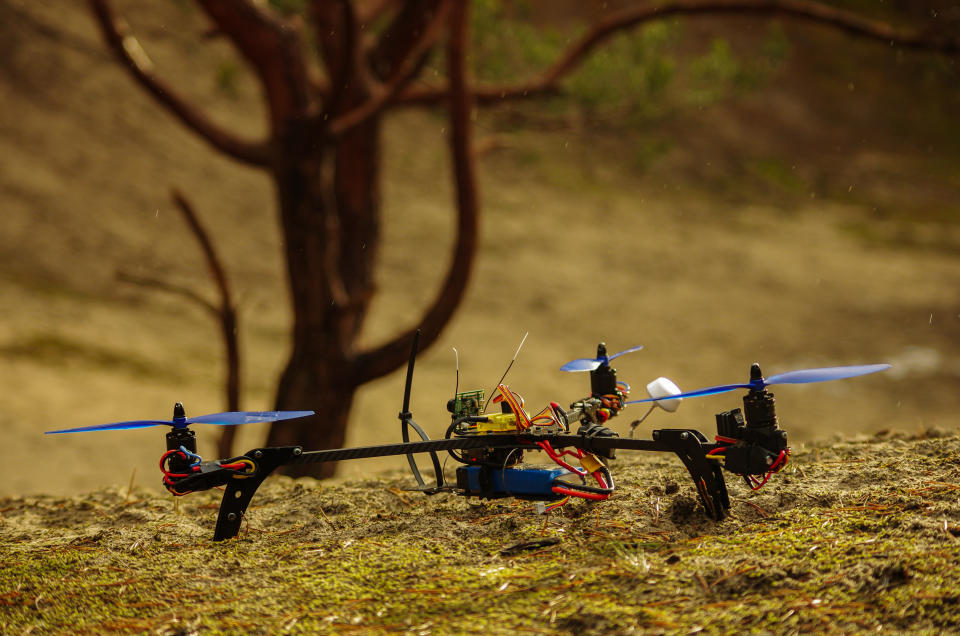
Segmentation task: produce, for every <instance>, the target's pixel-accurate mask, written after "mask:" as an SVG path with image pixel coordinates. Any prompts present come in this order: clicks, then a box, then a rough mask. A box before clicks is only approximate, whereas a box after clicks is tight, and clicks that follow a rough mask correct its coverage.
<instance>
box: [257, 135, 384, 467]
mask: <svg viewBox="0 0 960 636" xmlns="http://www.w3.org/2000/svg"><path fill="white" fill-rule="evenodd" d="M379 127H380V126H379V120H378V119H377V118H371V119H370V120H369V121H368V122H366V123H364V124H363V125H360V126H357V127H356V128H355V129H353V130H351V131H350V132H348V133H347V134H345V135H343V136H342V137H341V138H339V139H338V140H337V142H336V143H335V144H334V143H325V140H327V139H329V137H326V136H325V135H324V134H323V133H320V134H317V133H316V132H315V131H309V130H303V129H301V128H300V127H298V126H291V127H290V134H289V136H288V137H287V138H288V139H289V143H285V144H284V147H285V148H286V151H285V152H284V153H283V158H282V159H280V165H279V166H278V167H277V169H276V174H275V177H276V183H277V196H278V199H279V207H280V210H281V217H282V226H283V229H284V251H285V257H286V263H287V270H288V277H287V278H288V280H289V281H290V297H291V302H292V305H293V307H292V309H293V320H294V325H293V330H292V350H291V354H290V360H289V362H288V363H287V366H286V368H285V369H284V372H283V374H282V376H281V378H280V382H279V385H278V388H277V399H276V408H277V409H279V410H301V409H313V410H315V411H317V413H318V417H316V418H305V419H300V420H291V421H289V422H279V423H276V424H274V425H273V426H272V427H271V430H270V434H269V437H268V439H267V445H269V446H287V445H300V446H303V447H304V448H305V449H307V450H315V449H321V448H339V447H342V446H343V445H344V441H345V438H346V426H347V420H348V414H349V412H350V406H351V404H352V403H353V394H354V391H355V390H356V387H357V383H356V381H355V379H354V377H353V354H354V342H355V340H356V338H357V336H358V335H359V333H360V330H361V328H362V326H363V320H364V318H365V317H366V313H367V308H368V304H369V302H370V299H371V297H372V295H373V271H374V265H375V254H376V250H377V247H378V243H379V218H378V213H379V197H378V193H379V182H378V178H379V172H378V171H379V156H378V153H377V143H378V136H379ZM311 132H312V133H313V134H311ZM305 139H307V140H309V139H314V140H317V142H316V143H308V144H304V141H303V140H305ZM318 419H319V421H317V420H318ZM335 470H336V465H335V464H328V463H325V464H315V465H302V466H297V467H294V470H292V471H289V472H290V474H294V473H295V474H299V475H312V476H315V477H329V476H332V475H333V474H334V472H335Z"/></svg>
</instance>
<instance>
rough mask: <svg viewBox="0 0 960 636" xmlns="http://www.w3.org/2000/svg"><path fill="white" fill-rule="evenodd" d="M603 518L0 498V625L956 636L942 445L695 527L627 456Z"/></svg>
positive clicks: (489, 505) (898, 446) (326, 491)
mask: <svg viewBox="0 0 960 636" xmlns="http://www.w3.org/2000/svg"><path fill="white" fill-rule="evenodd" d="M611 468H612V470H613V472H614V475H615V477H616V480H617V484H618V486H617V488H618V490H617V492H616V493H615V495H614V496H613V497H612V498H611V499H610V500H609V501H606V502H579V503H570V504H568V505H566V506H564V507H562V508H560V509H559V510H557V511H554V512H552V513H549V514H547V515H538V514H536V513H535V512H534V507H533V505H532V504H531V503H530V502H518V501H512V500H494V501H489V502H482V501H478V500H476V499H464V498H461V497H456V496H454V495H452V494H446V493H443V494H439V495H435V496H425V495H422V494H420V493H416V492H411V491H408V490H405V489H407V488H409V487H410V486H411V484H412V479H411V478H410V476H409V475H402V474H399V473H394V474H391V475H384V476H383V477H381V478H376V479H373V478H368V479H363V480H354V481H347V482H345V483H342V484H339V485H333V484H331V483H329V482H322V483H321V482H317V481H315V480H311V479H309V478H304V479H300V480H297V481H294V480H291V479H289V478H285V477H271V478H270V479H268V480H267V481H266V482H265V483H264V485H263V487H262V488H261V490H260V492H259V493H258V494H257V496H256V498H255V499H254V500H253V505H252V506H251V508H250V510H249V512H248V514H247V516H246V517H245V523H244V525H243V527H242V529H241V533H240V536H239V537H238V538H236V539H231V540H229V541H226V542H223V543H213V542H212V541H211V535H212V531H213V525H214V520H215V517H216V512H217V507H218V498H219V493H218V492H217V491H211V492H206V493H196V494H193V495H189V496H187V497H185V498H183V499H181V500H179V501H178V502H174V501H173V500H172V498H171V497H169V496H159V495H156V494H155V493H154V492H152V491H150V490H147V489H143V488H134V489H133V490H129V489H128V488H112V489H105V490H100V491H97V492H94V493H91V494H89V495H84V496H76V497H66V498H64V497H55V496H49V495H43V496H30V497H14V498H6V499H0V631H3V633H5V634H20V633H24V634H25V633H36V632H41V633H60V632H69V633H106V632H111V633H124V632H138V633H145V632H151V633H158V634H195V633H221V632H222V633H226V632H236V631H237V630H241V631H243V632H245V633H271V634H272V633H287V632H296V633H317V632H321V633H328V632H337V633H341V632H353V631H357V632H362V633H385V632H398V631H403V632H408V633H419V634H429V633H480V632H483V633H495V634H501V633H503V634H506V633H515V632H516V631H520V632H523V633H540V632H548V633H588V634H595V633H596V634H599V633H611V632H613V633H636V632H642V633H655V634H656V633H670V634H674V633H676V634H680V633H691V632H695V631H707V632H717V633H720V632H723V633H727V632H747V631H750V632H758V633H770V632H774V633H808V632H811V631H813V632H837V631H839V632H844V633H852V632H857V633H859V632H867V631H870V632H875V631H893V632H896V633H942V632H944V631H954V630H956V628H957V625H958V624H960V585H958V581H960V503H958V494H960V438H958V437H957V436H956V435H949V436H947V435H945V434H944V433H943V432H938V431H930V432H929V433H928V434H927V435H924V436H919V437H918V436H914V437H907V436H905V435H903V434H892V435H891V434H886V435H878V436H875V437H869V438H867V437H862V436H861V437H860V438H858V439H855V440H851V439H844V440H841V439H835V440H832V441H830V442H829V443H827V442H824V443H819V444H816V445H812V446H811V445H799V446H797V447H794V453H793V456H792V458H791V461H790V463H789V464H788V465H787V467H786V468H785V469H784V470H783V471H781V472H780V473H779V474H777V475H775V476H774V477H772V478H771V480H770V482H769V483H768V484H767V485H766V486H765V487H764V488H763V489H761V490H759V491H756V492H753V491H751V490H750V489H749V488H747V487H746V486H744V485H743V484H742V482H740V481H738V480H737V478H736V477H735V476H732V475H728V487H729V489H730V495H731V501H732V509H731V516H730V517H729V518H727V519H725V520H723V521H721V522H714V521H711V520H709V519H708V518H707V517H706V516H705V514H704V511H703V509H702V508H701V506H700V504H699V503H698V501H697V499H696V496H695V491H694V488H693V484H692V483H691V482H690V480H689V477H688V476H687V475H686V473H685V471H684V470H683V468H682V465H681V464H680V462H679V461H677V460H676V458H672V457H668V456H666V455H653V454H645V453H638V454H632V455H631V454H629V453H626V452H621V458H620V459H618V460H616V461H615V462H614V463H613V464H612V466H611Z"/></svg>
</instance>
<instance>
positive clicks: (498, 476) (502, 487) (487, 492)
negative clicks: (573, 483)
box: [457, 465, 571, 501]
mask: <svg viewBox="0 0 960 636" xmlns="http://www.w3.org/2000/svg"><path fill="white" fill-rule="evenodd" d="M570 474H571V473H570V471H569V470H566V469H565V468H559V467H557V468H540V467H533V466H523V465H521V466H510V467H506V468H504V467H497V466H461V467H459V468H457V489H458V490H459V491H460V493H461V494H463V495H466V496H468V497H482V498H484V499H499V498H501V497H516V498H517V499H535V500H538V501H555V500H558V499H563V497H564V496H565V495H560V494H557V493H555V492H553V490H552V488H553V481H554V480H555V479H556V478H558V477H564V476H566V475H570Z"/></svg>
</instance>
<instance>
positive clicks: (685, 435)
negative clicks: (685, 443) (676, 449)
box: [680, 431, 690, 439]
mask: <svg viewBox="0 0 960 636" xmlns="http://www.w3.org/2000/svg"><path fill="white" fill-rule="evenodd" d="M688 437H690V433H687V432H686V431H684V432H683V433H680V439H687V438H688Z"/></svg>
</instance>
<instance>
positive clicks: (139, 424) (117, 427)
mask: <svg viewBox="0 0 960 636" xmlns="http://www.w3.org/2000/svg"><path fill="white" fill-rule="evenodd" d="M164 424H166V425H167V426H173V422H171V421H170V420H133V421H130V422H114V423H113V424H100V425H98V426H81V427H79V428H64V429H61V430H59V431H46V432H45V433H44V434H45V435H53V434H55V433H87V432H89V431H122V430H126V429H132V428H149V427H151V426H163V425H164Z"/></svg>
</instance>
